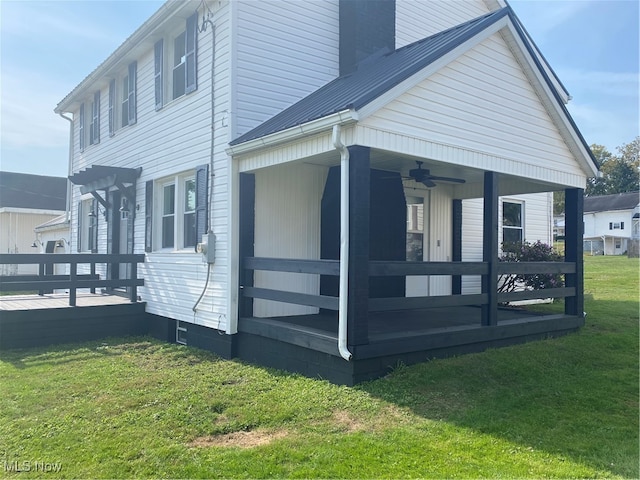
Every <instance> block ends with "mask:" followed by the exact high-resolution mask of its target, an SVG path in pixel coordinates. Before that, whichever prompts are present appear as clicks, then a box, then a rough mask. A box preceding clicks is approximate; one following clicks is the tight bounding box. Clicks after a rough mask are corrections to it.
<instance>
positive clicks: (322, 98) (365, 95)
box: [230, 8, 509, 145]
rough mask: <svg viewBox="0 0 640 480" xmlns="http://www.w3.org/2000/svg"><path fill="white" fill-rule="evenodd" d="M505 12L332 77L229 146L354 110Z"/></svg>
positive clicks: (462, 26)
mask: <svg viewBox="0 0 640 480" xmlns="http://www.w3.org/2000/svg"><path fill="white" fill-rule="evenodd" d="M508 10H509V9H507V8H503V9H501V10H498V11H496V12H492V13H489V14H487V15H483V16H482V17H478V18H476V19H474V20H471V21H469V22H466V23H463V24H461V25H458V26H456V27H453V28H450V29H448V30H445V31H443V32H440V33H437V34H435V35H432V36H431V37H427V38H425V39H423V40H420V41H417V42H415V43H412V44H410V45H407V46H405V47H402V48H400V49H398V50H395V51H394V52H391V53H389V54H386V55H384V56H382V57H380V58H378V59H376V61H372V62H368V63H365V64H363V65H361V66H360V68H359V69H358V70H357V71H356V72H354V73H352V74H349V75H344V76H342V77H338V78H336V79H335V80H333V81H331V82H329V83H328V84H327V85H325V86H324V87H321V88H320V89H318V90H316V91H315V92H313V93H311V94H310V95H308V96H307V97H305V98H303V99H302V100H300V101H299V102H297V103H295V104H293V105H291V106H290V107H289V108H287V109H285V110H283V111H282V112H280V113H279V114H277V115H275V116H274V117H272V118H271V119H269V120H267V121H266V122H264V123H262V124H261V125H258V126H257V127H256V128H254V129H252V130H250V131H249V132H247V133H245V134H244V135H242V136H240V137H238V138H236V139H235V140H233V141H232V142H230V144H231V145H238V144H240V143H244V142H247V141H249V140H253V139H256V138H260V137H264V136H266V135H269V134H271V133H275V132H278V131H281V130H285V129H287V128H290V127H294V126H297V125H301V124H303V123H306V122H310V121H312V120H316V119H318V118H322V117H325V116H327V115H331V114H333V113H336V112H339V111H342V110H347V109H355V110H357V109H359V108H361V107H363V106H364V105H367V104H368V103H369V102H371V101H372V100H374V99H376V98H377V97H379V96H380V95H382V94H383V93H385V92H387V91H388V90H389V89H391V88H392V87H394V86H396V85H398V84H399V83H401V82H402V81H404V80H406V79H407V78H409V77H411V76H412V75H414V74H415V73H417V72H419V71H420V70H422V69H423V68H425V67H426V66H428V65H429V64H430V63H432V62H434V61H435V60H437V59H438V58H440V57H442V56H443V55H445V54H446V53H448V52H450V51H451V50H453V49H454V48H455V47H457V46H458V45H460V44H462V43H463V42H465V41H466V40H468V39H469V38H471V37H473V36H474V35H476V34H478V33H479V32H481V31H482V30H484V29H485V28H487V27H488V26H490V25H492V24H493V23H495V22H496V21H497V20H499V19H501V18H504V17H505V16H506V15H507V14H508Z"/></svg>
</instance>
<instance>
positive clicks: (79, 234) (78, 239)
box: [76, 202, 82, 253]
mask: <svg viewBox="0 0 640 480" xmlns="http://www.w3.org/2000/svg"><path fill="white" fill-rule="evenodd" d="M77 224H78V231H77V232H76V233H77V235H76V242H77V245H76V250H77V251H78V253H80V252H81V251H82V202H78V222H77Z"/></svg>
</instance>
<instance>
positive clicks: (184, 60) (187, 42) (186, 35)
mask: <svg viewBox="0 0 640 480" xmlns="http://www.w3.org/2000/svg"><path fill="white" fill-rule="evenodd" d="M197 21H198V17H197V14H194V15H192V16H191V17H189V18H188V19H187V21H186V25H185V26H182V27H181V28H180V29H178V30H175V31H174V32H173V34H172V35H169V36H168V38H167V41H166V48H165V41H164V39H160V40H158V41H157V42H156V43H155V45H154V90H155V106H156V110H160V109H161V108H162V107H163V105H164V99H165V98H168V99H169V100H175V99H176V98H180V97H182V96H184V95H186V94H189V93H191V92H193V91H195V90H196V88H197V65H196V62H197V55H196V53H197V52H196V47H197V33H198V28H197ZM167 50H168V51H167ZM165 55H166V56H165ZM165 66H166V67H165ZM165 68H166V72H165Z"/></svg>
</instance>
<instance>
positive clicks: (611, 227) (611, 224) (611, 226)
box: [609, 222, 613, 230]
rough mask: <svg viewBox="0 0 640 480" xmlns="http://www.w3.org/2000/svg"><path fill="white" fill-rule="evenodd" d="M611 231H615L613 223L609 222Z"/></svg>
mask: <svg viewBox="0 0 640 480" xmlns="http://www.w3.org/2000/svg"><path fill="white" fill-rule="evenodd" d="M609 230H613V223H612V222H609Z"/></svg>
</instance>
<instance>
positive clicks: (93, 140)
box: [89, 90, 100, 145]
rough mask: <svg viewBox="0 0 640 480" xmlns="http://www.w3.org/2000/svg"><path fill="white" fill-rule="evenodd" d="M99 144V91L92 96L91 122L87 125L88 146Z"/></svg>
mask: <svg viewBox="0 0 640 480" xmlns="http://www.w3.org/2000/svg"><path fill="white" fill-rule="evenodd" d="M98 143H100V90H98V91H96V92H95V93H94V94H93V102H92V103H91V122H90V123H89V145H97V144H98Z"/></svg>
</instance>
